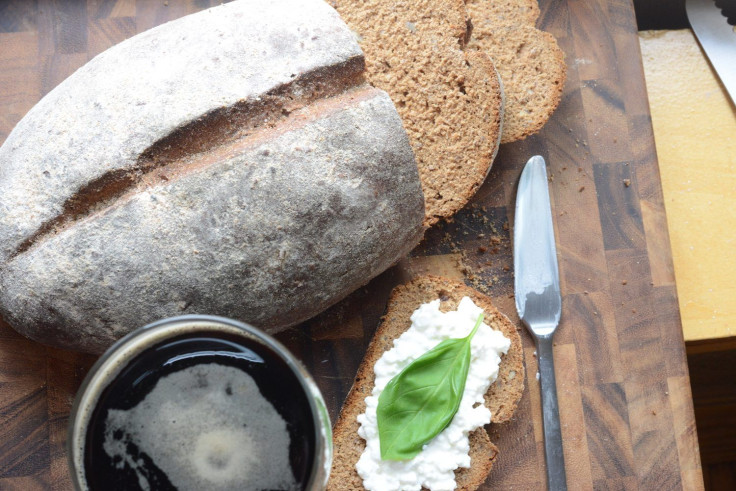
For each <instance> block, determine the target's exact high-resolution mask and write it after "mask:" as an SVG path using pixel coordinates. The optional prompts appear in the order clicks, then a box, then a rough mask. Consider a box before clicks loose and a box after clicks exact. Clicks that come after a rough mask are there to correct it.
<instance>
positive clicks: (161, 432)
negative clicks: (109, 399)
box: [104, 363, 298, 491]
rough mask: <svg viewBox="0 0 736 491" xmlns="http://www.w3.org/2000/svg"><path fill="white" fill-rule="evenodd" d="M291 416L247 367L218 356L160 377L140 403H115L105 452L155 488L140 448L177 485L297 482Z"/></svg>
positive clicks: (286, 485)
mask: <svg viewBox="0 0 736 491" xmlns="http://www.w3.org/2000/svg"><path fill="white" fill-rule="evenodd" d="M289 444H290V437H289V433H288V431H287V428H286V422H285V421H284V419H283V418H282V417H281V415H279V413H278V412H277V411H276V409H275V408H274V407H273V405H272V404H271V403H270V402H269V401H268V400H267V399H266V398H265V397H263V395H262V394H261V392H260V390H259V389H258V386H257V385H256V383H255V381H254V380H253V378H252V377H251V376H250V375H248V374H247V373H246V372H244V371H242V370H240V369H237V368H233V367H229V366H224V365H219V364H217V363H208V364H200V365H194V366H192V367H189V368H186V369H183V370H180V371H177V372H174V373H171V374H169V375H167V376H165V377H162V378H161V379H160V380H159V381H158V382H157V384H156V386H155V387H154V388H153V390H152V391H151V392H150V393H149V394H148V395H147V396H146V397H145V399H143V401H141V402H140V403H139V404H138V405H137V406H135V407H133V408H132V409H129V410H117V409H113V410H110V411H109V412H108V415H107V419H106V421H105V443H104V449H105V452H106V453H107V454H108V455H109V456H110V458H112V459H113V462H115V463H116V464H115V465H116V467H117V468H119V469H122V468H124V467H126V466H127V467H130V468H131V469H133V470H134V471H135V472H136V474H137V476H138V481H139V484H140V485H141V488H142V489H144V490H146V489H151V488H153V487H155V483H152V482H149V477H148V476H149V474H150V473H149V472H148V471H147V470H146V468H145V467H146V463H145V462H144V459H143V458H142V457H141V453H145V454H146V455H148V456H149V457H150V458H151V460H152V461H153V463H154V465H155V466H156V467H158V469H160V470H161V471H162V472H163V473H164V474H165V475H166V477H167V478H168V479H169V481H170V482H171V484H173V485H174V486H176V487H177V488H178V489H180V490H190V489H191V490H202V489H211V490H223V491H224V490H236V489H237V490H243V489H285V490H291V489H297V487H298V486H297V484H296V481H295V479H294V475H293V472H292V470H291V466H290V464H289Z"/></svg>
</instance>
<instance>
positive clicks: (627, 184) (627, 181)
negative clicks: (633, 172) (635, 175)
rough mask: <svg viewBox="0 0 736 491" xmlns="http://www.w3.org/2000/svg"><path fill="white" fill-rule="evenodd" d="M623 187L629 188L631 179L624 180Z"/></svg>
mask: <svg viewBox="0 0 736 491" xmlns="http://www.w3.org/2000/svg"><path fill="white" fill-rule="evenodd" d="M624 186H626V187H629V186H631V179H624Z"/></svg>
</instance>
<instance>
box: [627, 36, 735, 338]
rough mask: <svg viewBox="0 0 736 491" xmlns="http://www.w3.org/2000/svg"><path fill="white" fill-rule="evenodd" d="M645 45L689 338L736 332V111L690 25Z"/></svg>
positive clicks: (650, 39) (645, 39)
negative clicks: (689, 27)
mask: <svg viewBox="0 0 736 491" xmlns="http://www.w3.org/2000/svg"><path fill="white" fill-rule="evenodd" d="M640 44H641V52H642V59H643V62H644V74H645V77H646V85H647V92H648V94H649V105H650V108H651V112H652V125H653V126H654V139H655V143H656V147H657V157H658V159H659V170H660V174H661V177H662V188H663V191H664V201H665V207H666V210H667V222H668V226H669V232H670V241H671V243H672V256H673V260H674V264H675V278H676V281H677V294H678V296H679V300H680V312H681V315H682V327H683V331H684V334H685V340H686V341H695V340H704V339H716V338H722V337H727V336H736V109H735V108H734V105H733V104H732V103H731V100H730V99H729V98H728V94H727V93H726V91H725V89H724V88H723V86H722V85H721V84H720V81H719V80H718V78H717V75H716V74H715V72H713V71H712V69H711V68H710V65H709V64H708V62H707V59H706V57H705V54H704V53H703V52H702V50H701V49H700V46H699V45H698V43H697V41H696V40H695V38H694V37H693V33H692V31H690V30H688V29H686V30H679V31H648V32H642V33H640Z"/></svg>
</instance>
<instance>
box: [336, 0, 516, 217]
mask: <svg viewBox="0 0 736 491" xmlns="http://www.w3.org/2000/svg"><path fill="white" fill-rule="evenodd" d="M329 3H330V4H331V5H332V6H333V7H335V9H336V10H337V11H338V13H340V15H341V16H342V18H343V20H344V21H345V22H346V23H347V24H348V26H349V27H350V28H351V29H352V30H353V31H354V32H355V33H356V36H357V37H358V40H359V43H360V46H361V48H362V49H363V51H364V53H365V60H366V78H367V79H368V81H369V82H370V83H371V84H372V85H374V86H375V87H378V88H380V89H383V90H385V91H386V92H388V93H389V95H390V96H391V99H392V100H393V102H394V104H396V108H397V109H398V111H399V115H400V116H401V119H402V121H403V123H404V127H405V128H406V130H407V133H408V134H409V141H410V143H411V146H412V149H413V150H414V154H415V157H416V161H417V166H418V168H419V177H420V180H421V182H422V189H423V191H424V197H425V225H427V226H429V225H432V224H434V223H436V222H437V221H438V220H439V219H440V218H443V217H450V216H452V215H453V214H454V213H455V212H456V211H458V210H460V209H461V208H462V207H463V206H464V205H465V204H466V203H467V202H468V201H469V199H470V198H471V197H472V196H473V195H474V194H475V192H476V190H477V189H478V188H479V187H480V185H481V184H482V183H483V181H484V180H485V177H486V175H487V174H488V171H489V170H490V167H491V163H492V162H493V159H494V158H495V155H496V152H497V150H498V145H499V142H500V136H501V123H502V111H503V91H502V89H501V85H500V82H499V77H498V74H497V73H496V71H495V69H494V67H493V62H492V61H491V59H490V58H489V57H488V56H487V55H486V54H485V53H482V52H467V53H466V52H465V51H464V50H463V46H464V45H465V42H466V41H467V38H468V34H469V27H468V26H469V24H468V17H467V11H466V10H465V5H464V3H463V0H450V1H443V2H440V1H437V0H412V1H406V0H403V1H399V0H329Z"/></svg>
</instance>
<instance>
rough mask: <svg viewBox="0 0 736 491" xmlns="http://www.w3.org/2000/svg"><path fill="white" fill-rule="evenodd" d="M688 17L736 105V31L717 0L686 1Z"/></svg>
mask: <svg viewBox="0 0 736 491" xmlns="http://www.w3.org/2000/svg"><path fill="white" fill-rule="evenodd" d="M685 9H686V10H687V18H688V19H689V20H690V25H691V26H692V28H693V31H694V32H695V35H696V36H697V38H698V41H699V42H700V45H701V46H702V47H703V49H704V50H705V54H707V55H708V59H709V60H710V64H711V65H712V66H713V68H714V69H715V71H716V73H718V77H719V78H720V79H721V82H723V86H724V87H725V88H726V91H727V92H728V95H729V96H730V97H731V101H732V102H733V103H734V104H736V32H734V27H733V26H732V25H730V24H729V23H728V21H727V19H726V17H725V16H724V15H723V13H722V12H721V9H720V8H719V7H718V6H717V5H716V3H715V1H714V0H686V2H685Z"/></svg>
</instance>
